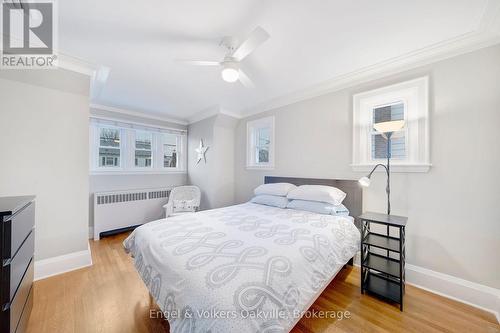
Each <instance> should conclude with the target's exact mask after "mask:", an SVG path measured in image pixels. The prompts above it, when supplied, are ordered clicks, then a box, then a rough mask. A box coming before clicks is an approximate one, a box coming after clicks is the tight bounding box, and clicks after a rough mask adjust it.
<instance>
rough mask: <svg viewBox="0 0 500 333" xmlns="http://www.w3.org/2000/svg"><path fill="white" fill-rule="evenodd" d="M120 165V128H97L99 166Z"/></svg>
mask: <svg viewBox="0 0 500 333" xmlns="http://www.w3.org/2000/svg"><path fill="white" fill-rule="evenodd" d="M119 166H120V130H119V129H117V128H106V127H104V128H100V129H99V167H119Z"/></svg>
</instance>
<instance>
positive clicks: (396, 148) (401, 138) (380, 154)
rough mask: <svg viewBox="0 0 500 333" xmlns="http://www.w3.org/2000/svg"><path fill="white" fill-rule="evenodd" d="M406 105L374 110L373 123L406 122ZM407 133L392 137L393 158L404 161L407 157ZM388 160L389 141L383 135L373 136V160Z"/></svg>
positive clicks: (382, 107)
mask: <svg viewBox="0 0 500 333" xmlns="http://www.w3.org/2000/svg"><path fill="white" fill-rule="evenodd" d="M404 110H405V108H404V103H403V102H398V103H395V104H392V105H386V106H381V107H377V108H374V109H373V123H374V124H376V123H381V122H385V121H392V120H404V118H405V116H404ZM405 134H406V132H405V131H404V130H403V131H399V132H396V133H394V134H393V136H392V137H391V158H393V159H404V158H405V157H406V138H405ZM386 158H387V140H386V139H385V138H384V137H383V136H382V135H381V134H372V159H386Z"/></svg>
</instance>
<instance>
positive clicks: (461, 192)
mask: <svg viewBox="0 0 500 333" xmlns="http://www.w3.org/2000/svg"><path fill="white" fill-rule="evenodd" d="M423 75H429V76H430V99H431V100H430V128H431V162H432V164H433V166H432V168H431V170H430V172H428V173H398V174H393V176H392V202H391V203H392V208H393V213H394V214H397V215H406V216H408V217H409V222H408V226H407V251H406V253H407V263H409V264H413V265H416V266H420V267H424V268H427V269H430V270H433V271H437V272H442V273H445V274H449V275H452V276H456V277H459V278H462V279H465V280H468V281H472V282H477V283H480V284H483V285H487V286H490V287H494V288H500V260H498V254H499V253H500V204H499V202H500V190H499V189H500V177H498V170H499V165H500V145H499V144H500V131H499V130H498V127H499V124H500V46H495V47H490V48H486V49H482V50H480V51H476V52H474V53H469V54H465V55H462V56H459V57H455V58H452V59H448V60H444V61H441V62H438V63H435V64H432V65H429V66H425V67H421V68H418V69H415V70H411V71H408V72H404V73H401V74H398V75H394V76H391V77H387V78H384V79H380V80H377V81H374V82H370V83H367V84H362V85H358V86H356V87H353V88H350V89H345V90H342V91H338V92H333V93H330V94H326V95H323V96H320V97H316V98H313V99H310V100H306V101H302V102H299V103H295V104H292V105H288V106H285V107H282V108H279V109H275V110H272V111H268V112H265V113H262V114H260V115H256V116H252V117H249V118H247V119H244V120H242V121H240V123H239V125H238V128H237V131H236V159H235V182H236V184H235V186H236V202H237V203H239V202H243V201H246V200H248V199H249V198H250V197H251V195H252V190H253V188H255V187H256V186H257V185H259V184H261V183H262V181H263V177H264V175H282V176H300V177H316V178H350V179H357V178H359V177H361V176H362V175H363V174H360V173H354V172H352V171H351V168H350V166H349V164H350V163H351V158H352V157H351V156H352V95H353V94H354V93H357V92H361V91H366V90H370V89H374V88H377V87H382V86H385V85H388V84H392V83H397V82H401V81H404V80H407V79H411V78H416V77H419V76H423ZM268 115H275V117H276V124H275V126H276V134H275V135H276V168H275V170H273V171H267V172H266V171H251V170H246V168H245V151H246V150H245V144H246V122H247V121H248V120H250V119H255V118H259V117H263V116H268ZM372 179H373V182H372V186H371V187H370V188H369V189H368V190H365V192H364V209H365V210H371V211H379V212H384V210H385V205H386V201H385V192H384V185H385V178H384V175H383V174H377V175H375V176H374V177H372Z"/></svg>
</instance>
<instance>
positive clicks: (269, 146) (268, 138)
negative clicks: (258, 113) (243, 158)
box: [247, 117, 274, 169]
mask: <svg viewBox="0 0 500 333" xmlns="http://www.w3.org/2000/svg"><path fill="white" fill-rule="evenodd" d="M247 168H258V169H272V168H274V117H267V118H262V119H257V120H254V121H249V122H248V123H247Z"/></svg>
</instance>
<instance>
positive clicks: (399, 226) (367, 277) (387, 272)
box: [358, 212, 408, 311]
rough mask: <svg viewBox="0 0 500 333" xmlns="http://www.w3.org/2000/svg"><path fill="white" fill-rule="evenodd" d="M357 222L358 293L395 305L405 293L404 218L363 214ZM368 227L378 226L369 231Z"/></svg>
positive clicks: (400, 302)
mask: <svg viewBox="0 0 500 333" xmlns="http://www.w3.org/2000/svg"><path fill="white" fill-rule="evenodd" d="M358 218H359V219H360V221H361V293H364V292H365V291H367V292H369V293H373V294H375V295H377V296H380V297H382V298H384V299H387V300H390V301H393V302H396V303H399V309H400V310H401V311H403V295H404V291H405V226H406V221H407V220H408V218H406V217H404V216H395V215H387V214H380V213H372V212H366V213H363V214H361V215H360V216H359V217H358ZM372 224H378V225H381V227H379V228H378V229H380V230H377V231H375V230H373V229H374V228H372V226H371V225H372Z"/></svg>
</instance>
